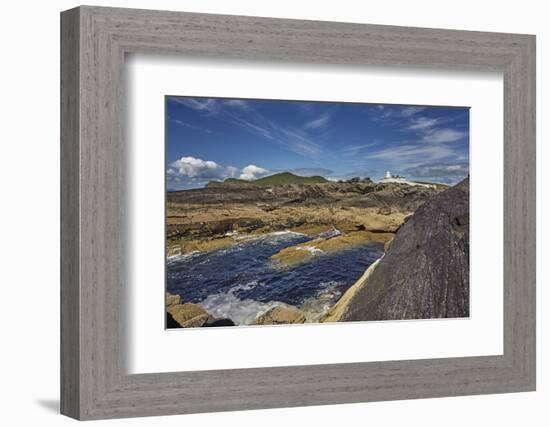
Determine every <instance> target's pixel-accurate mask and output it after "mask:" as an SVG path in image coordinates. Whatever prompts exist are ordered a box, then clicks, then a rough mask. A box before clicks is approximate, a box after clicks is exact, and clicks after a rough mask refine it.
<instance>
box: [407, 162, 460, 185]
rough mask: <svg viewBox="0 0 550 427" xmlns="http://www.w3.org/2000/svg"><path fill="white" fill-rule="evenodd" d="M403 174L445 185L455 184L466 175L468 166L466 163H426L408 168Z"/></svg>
mask: <svg viewBox="0 0 550 427" xmlns="http://www.w3.org/2000/svg"><path fill="white" fill-rule="evenodd" d="M404 172H405V173H406V174H407V175H410V176H413V177H415V178H424V179H425V178H428V179H431V180H436V181H441V182H446V183H455V182H458V181H460V180H461V179H463V178H465V177H466V176H467V175H468V173H469V166H468V163H467V162H462V163H428V164H421V165H418V166H415V167H412V168H408V169H406V170H405V171H404Z"/></svg>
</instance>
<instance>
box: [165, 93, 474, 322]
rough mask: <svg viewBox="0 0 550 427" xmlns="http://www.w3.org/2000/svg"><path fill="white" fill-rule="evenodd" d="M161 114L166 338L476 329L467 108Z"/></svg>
mask: <svg viewBox="0 0 550 427" xmlns="http://www.w3.org/2000/svg"><path fill="white" fill-rule="evenodd" d="M165 103H166V105H165V120H166V123H165V126H166V135H165V150H166V155H165V156H166V158H165V160H166V206H165V212H166V218H165V220H166V290H165V291H166V327H167V328H168V329H172V328H194V327H216V326H222V327H237V326H257V325H258V326H259V325H285V324H286V325H288V324H304V323H317V324H322V323H328V322H350V321H375V320H377V321H380V320H405V319H409V320H410V319H435V318H460V317H468V316H469V304H470V294H469V269H470V268H469V265H470V263H469V238H470V234H469V140H470V138H469V115H470V111H469V108H468V107H464V106H428V105H395V104H376V103H373V104H367V103H349V102H320V101H298V100H268V99H229V98H205V97H189V96H166V97H165Z"/></svg>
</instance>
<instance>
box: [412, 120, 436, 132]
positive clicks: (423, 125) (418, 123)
mask: <svg viewBox="0 0 550 427" xmlns="http://www.w3.org/2000/svg"><path fill="white" fill-rule="evenodd" d="M438 123H439V119H432V118H429V117H418V118H412V119H411V123H410V124H409V125H408V126H407V128H406V129H408V130H425V129H431V128H433V127H434V126H435V125H437V124H438Z"/></svg>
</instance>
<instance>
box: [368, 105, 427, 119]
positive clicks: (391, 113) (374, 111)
mask: <svg viewBox="0 0 550 427" xmlns="http://www.w3.org/2000/svg"><path fill="white" fill-rule="evenodd" d="M426 108H427V107H417V106H409V107H403V106H398V105H382V104H380V105H376V106H371V107H369V109H368V112H369V115H370V117H371V118H372V119H374V120H376V121H385V120H389V119H393V120H395V119H397V120H399V119H408V118H409V117H412V116H414V115H415V114H418V113H420V112H422V111H424V110H425V109H426Z"/></svg>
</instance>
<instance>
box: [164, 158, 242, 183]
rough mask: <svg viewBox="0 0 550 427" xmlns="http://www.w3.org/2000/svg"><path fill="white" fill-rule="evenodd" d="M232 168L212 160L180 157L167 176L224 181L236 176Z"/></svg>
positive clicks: (171, 166) (235, 170)
mask: <svg viewBox="0 0 550 427" xmlns="http://www.w3.org/2000/svg"><path fill="white" fill-rule="evenodd" d="M238 171H239V170H238V169H237V168H235V167H233V166H222V165H220V164H218V163H216V162H214V161H212V160H202V159H197V158H195V157H182V158H181V159H179V160H176V161H175V162H173V163H172V164H171V165H170V168H169V169H168V172H167V173H168V175H169V176H179V177H187V178H202V179H226V178H231V177H234V176H236V175H237V174H238Z"/></svg>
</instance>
